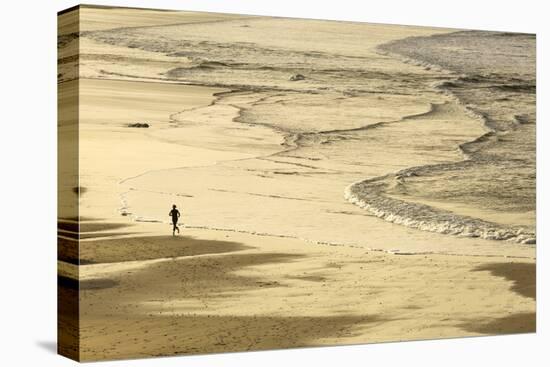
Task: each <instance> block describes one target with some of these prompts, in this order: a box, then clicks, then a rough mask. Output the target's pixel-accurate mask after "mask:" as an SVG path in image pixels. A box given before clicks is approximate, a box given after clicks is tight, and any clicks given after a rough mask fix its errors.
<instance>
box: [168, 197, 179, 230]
mask: <svg viewBox="0 0 550 367" xmlns="http://www.w3.org/2000/svg"><path fill="white" fill-rule="evenodd" d="M168 215H169V216H171V217H172V224H173V225H174V228H172V236H175V235H176V231H178V234H179V233H180V229H179V227H178V219H179V217H180V211H179V210H178V209H176V205H175V204H174V205H172V210H170V214H168Z"/></svg>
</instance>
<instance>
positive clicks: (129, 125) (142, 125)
mask: <svg viewBox="0 0 550 367" xmlns="http://www.w3.org/2000/svg"><path fill="white" fill-rule="evenodd" d="M128 127H140V128H147V127H149V124H148V123H145V122H136V123H133V124H128Z"/></svg>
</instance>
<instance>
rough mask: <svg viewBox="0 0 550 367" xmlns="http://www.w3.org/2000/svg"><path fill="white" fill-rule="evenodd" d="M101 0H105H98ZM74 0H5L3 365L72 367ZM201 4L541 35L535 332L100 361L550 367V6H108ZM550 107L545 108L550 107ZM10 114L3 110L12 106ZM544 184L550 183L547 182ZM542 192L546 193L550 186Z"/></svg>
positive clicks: (0, 131)
mask: <svg viewBox="0 0 550 367" xmlns="http://www.w3.org/2000/svg"><path fill="white" fill-rule="evenodd" d="M98 1H99V0H98ZM76 4H77V3H76V2H73V1H61V0H55V1H52V0H50V1H35V2H32V1H23V0H6V1H3V2H2V9H1V16H2V21H1V22H0V27H1V28H2V29H1V32H0V37H1V38H0V39H1V43H0V62H1V68H0V88H1V91H2V95H1V99H0V139H1V142H0V149H1V152H0V157H1V158H0V163H1V165H0V185H1V189H0V197H1V200H0V271H1V274H0V285H1V289H0V320H1V322H0V337H1V340H0V343H1V344H0V365H3V366H19V365H21V366H68V365H74V364H75V363H74V362H72V361H69V360H67V359H65V358H62V357H59V356H57V355H56V354H55V352H54V350H55V339H56V75H57V74H56V56H57V55H56V47H57V43H56V12H57V11H59V10H62V9H65V8H67V7H70V6H73V5H76ZM101 4H103V5H107V4H110V5H126V6H136V7H150V8H166V9H180V10H204V11H217V12H231V13H242V14H259V15H279V16H292V17H305V18H319V19H337V20H354V21H365V22H378V23H396V24H413V25H430V26H444V27H458V28H471V29H490V30H507V31H519V32H530V33H537V48H538V50H537V63H538V75H537V76H538V80H537V97H538V98H537V99H538V103H537V106H538V118H537V126H538V127H537V129H538V132H537V140H538V144H537V146H538V152H537V154H538V174H537V177H538V185H537V187H538V192H537V201H538V204H539V207H538V212H537V222H538V229H539V232H538V236H537V237H538V238H537V240H538V254H537V256H538V266H537V270H538V277H537V279H538V291H537V294H538V313H537V319H538V333H537V334H536V335H535V334H532V335H520V336H500V337H479V338H464V339H453V340H439V341H425V342H407V343H388V344H377V345H361V346H349V347H331V348H314V349H298V350H285V351H272V352H253V353H232V354H221V355H209V356H192V357H171V358H161V359H148V360H133V361H120V362H101V363H99V364H98V366H176V365H177V366H212V365H216V366H220V365H221V366H280V365H283V366H284V365H288V366H294V365H304V366H307V365H318V366H332V365H346V366H365V365H374V366H378V365H384V366H394V365H403V364H406V365H411V366H423V367H424V366H438V367H441V366H445V367H447V366H481V365H483V366H495V365H498V366H518V365H519V366H543V365H546V366H548V365H549V364H548V363H549V360H550V357H549V355H548V352H547V351H545V350H544V349H543V345H544V344H545V343H544V342H543V340H544V339H546V346H547V347H546V348H548V345H550V337H549V334H550V333H549V330H550V328H549V325H548V323H549V321H548V320H549V318H548V289H549V287H548V281H547V280H548V277H549V271H548V253H549V251H548V249H545V247H548V246H549V244H548V243H547V242H548V241H547V240H548V232H549V231H548V229H547V228H545V227H544V226H543V225H542V223H549V221H548V194H547V193H545V192H544V191H543V190H542V188H543V187H549V186H548V172H547V170H546V169H545V168H547V167H548V164H547V163H546V162H545V157H548V154H547V153H548V151H549V149H548V146H547V145H546V144H545V140H547V139H548V137H549V134H548V124H547V120H548V117H549V115H548V105H547V103H548V102H549V101H550V99H549V93H548V89H549V82H550V80H549V78H548V70H549V67H548V65H550V62H549V55H548V49H549V38H550V36H549V32H548V30H549V27H548V25H547V24H548V22H550V20H549V17H548V14H549V12H548V11H547V10H546V9H544V7H545V5H544V4H545V1H528V0H515V1H513V2H512V1H505V0H500V1H497V0H495V1H482V0H477V1H470V0H454V1H443V0H439V1H438V0H433V1H424V0H415V1H411V0H409V1H407V0H402V1H396V0H379V1H372V2H367V1H364V0H363V1H359V0H356V1H352V0H335V1H331V2H322V1H321V0H317V1H299V0H294V1H292V0H271V1H267V0H265V1H261V0H254V1H253V0H237V1H235V0H232V1H231V0H224V1H211V0H201V1H198V0H197V1H194V0H193V1H191V0H189V1H169V0H164V1H161V0H159V1H139V0H130V1H106V0H102V1H101ZM545 103H546V104H545ZM6 112H7V113H6ZM546 190H548V189H546ZM546 192H547V191H546Z"/></svg>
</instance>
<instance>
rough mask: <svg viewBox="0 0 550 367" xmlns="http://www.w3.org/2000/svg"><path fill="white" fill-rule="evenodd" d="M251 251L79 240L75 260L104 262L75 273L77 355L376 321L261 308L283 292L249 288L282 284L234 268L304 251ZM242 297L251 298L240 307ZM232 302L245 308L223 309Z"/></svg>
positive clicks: (236, 346)
mask: <svg viewBox="0 0 550 367" xmlns="http://www.w3.org/2000/svg"><path fill="white" fill-rule="evenodd" d="M247 250H252V251H247ZM253 250H254V248H253V247H250V246H244V245H242V244H240V243H237V242H232V241H211V240H201V239H196V238H193V237H187V236H179V237H178V236H176V237H172V236H149V237H131V238H100V239H98V240H97V241H84V242H81V260H84V263H85V264H88V265H84V266H83V268H86V267H90V268H89V269H92V267H94V266H99V267H105V266H107V267H108V268H109V269H111V268H112V269H111V270H112V271H110V272H108V275H104V276H101V277H94V278H92V279H85V280H81V281H80V300H81V303H80V305H81V306H80V307H81V308H80V315H81V320H80V327H81V344H80V348H81V358H82V360H95V359H118V358H136V357H148V356H160V355H174V354H186V353H192V354H197V353H212V352H231V351H245V350H262V349H263V350H265V349H275V348H293V347H304V346H315V345H322V344H323V343H322V340H323V339H327V338H328V339H331V338H332V340H333V339H334V338H342V337H348V336H353V335H354V326H359V325H363V326H364V325H367V324H369V323H379V322H382V321H383V320H381V319H380V318H379V317H377V316H376V315H359V316H357V315H327V316H304V315H303V314H302V315H292V314H289V315H285V314H283V315H281V313H279V314H277V315H273V314H270V313H265V312H262V305H263V304H265V302H280V301H282V302H284V300H281V299H266V298H262V296H258V295H257V294H256V295H255V296H250V295H251V294H253V295H254V294H255V293H254V292H256V291H261V290H262V289H265V288H275V287H287V285H285V284H283V283H281V282H278V281H276V280H274V279H269V278H266V277H264V276H261V275H248V274H247V275H243V274H242V270H243V269H247V268H250V267H257V266H261V265H269V264H283V263H289V262H292V261H295V260H298V259H300V258H302V257H303V256H304V255H299V254H289V253H282V252H273V253H265V252H262V253H258V252H254V251H253ZM117 267H120V271H118V270H116V269H117ZM102 269H103V268H102ZM113 269H114V270H113ZM103 274H105V273H103ZM254 274H258V272H255V273H254ZM260 274H261V272H260ZM66 286H68V287H76V286H77V284H73V285H70V284H67V285H66ZM279 294H282V296H280V298H284V297H286V296H285V295H284V294H286V293H284V292H283V293H279ZM243 297H244V299H246V300H248V299H250V300H252V301H251V304H249V305H243ZM235 304H241V305H243V308H246V310H243V309H242V308H241V310H239V312H232V311H231V310H229V311H228V310H227V309H224V307H227V308H231V307H235ZM248 306H249V307H250V308H248ZM248 309H250V312H248V311H247V310H248ZM233 310H234V308H233ZM365 342H367V340H365ZM332 344H334V342H332Z"/></svg>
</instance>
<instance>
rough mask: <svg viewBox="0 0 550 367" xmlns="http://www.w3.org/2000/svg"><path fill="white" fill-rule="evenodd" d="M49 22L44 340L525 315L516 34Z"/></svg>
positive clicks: (150, 14) (482, 321)
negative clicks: (51, 196)
mask: <svg viewBox="0 0 550 367" xmlns="http://www.w3.org/2000/svg"><path fill="white" fill-rule="evenodd" d="M58 25H59V34H58V74H57V81H58V96H59V98H58V111H59V122H58V134H59V135H58V137H59V145H58V147H59V168H58V177H59V192H58V197H59V208H58V269H59V272H58V309H59V312H58V326H59V328H58V335H59V340H58V349H59V353H60V354H62V355H64V356H67V357H69V358H73V359H76V360H80V361H93V360H104V359H124V358H143V357H153V356H168V355H179V354H182V355H184V354H203V353H219V352H237V351H256V350H266V349H280V348H296V347H314V346H329V345H349V344H358V343H378V342H389V341H391V342H395V341H409V340H420V339H435V338H455V337H467V336H480V335H498V334H511V333H528V332H535V329H536V327H535V318H536V317H535V315H536V310H535V307H536V293H535V289H536V288H535V284H536V279H535V269H536V252H535V250H536V246H535V243H536V228H535V209H536V205H535V204H536V198H535V192H536V190H535V184H536V159H535V158H536V157H535V150H536V149H535V130H536V125H535V120H536V109H535V99H536V74H535V64H536V62H535V61H536V59H535V54H536V52H535V45H536V37H535V35H534V34H523V33H508V32H496V31H485V30H461V29H446V28H430V27H417V26H404V25H389V24H369V23H356V22H341V21H329V20H309V19H291V18H279V17H264V16H251V15H239V14H217V13H201V12H188V11H168V10H154V9H136V8H113V7H104V6H91V5H82V6H77V7H75V8H71V9H67V10H64V11H61V12H60V13H59V14H58Z"/></svg>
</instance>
